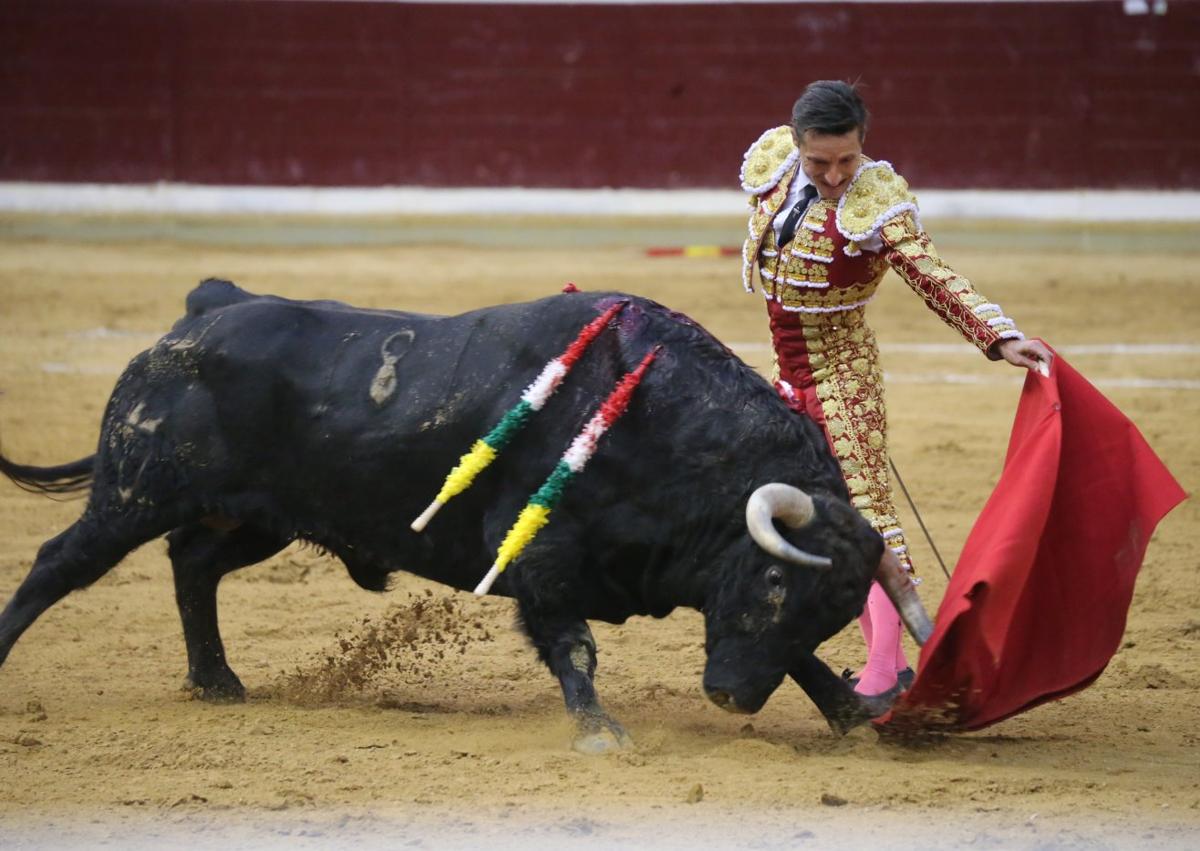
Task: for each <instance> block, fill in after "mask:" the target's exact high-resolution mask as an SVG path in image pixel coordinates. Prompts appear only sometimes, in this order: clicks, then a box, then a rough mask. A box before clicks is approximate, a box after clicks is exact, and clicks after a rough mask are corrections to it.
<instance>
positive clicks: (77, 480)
mask: <svg viewBox="0 0 1200 851" xmlns="http://www.w3.org/2000/svg"><path fill="white" fill-rule="evenodd" d="M95 465H96V456H95V455H89V456H88V457H86V458H80V459H79V460H78V461H72V462H71V463H69V464H59V465H58V466H57V467H31V466H29V465H28V464H16V463H14V462H12V461H10V460H9V459H7V458H5V457H4V455H2V454H0V473H3V474H4V475H6V476H8V478H9V479H11V480H12V483H13V484H15V485H16V486H17V487H19V488H21V489H22V490H27V491H29V492H30V493H44V494H68V493H77V492H79V491H85V490H87V489H88V488H90V487H91V486H92V475H93V473H94V471H95Z"/></svg>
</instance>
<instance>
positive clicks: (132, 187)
mask: <svg viewBox="0 0 1200 851" xmlns="http://www.w3.org/2000/svg"><path fill="white" fill-rule="evenodd" d="M918 194H919V196H920V203H921V214H922V216H925V217H927V218H950V217H953V218H955V219H1019V220H1042V221H1045V220H1067V221H1080V222H1101V221H1173V222H1191V221H1200V192H1197V191H1137V192H1135V191H1127V190H1091V189H1079V190H1061V191H1041V192H1039V191H1032V190H1029V191H1023V190H936V189H935V190H926V191H920V190H919V189H918ZM0 211H7V212H33V213H106V214H109V213H154V214H164V213H184V214H204V215H226V214H237V213H257V214H270V213H274V214H283V215H286V214H304V215H309V216H312V215H335V216H336V215H405V214H414V215H460V214H467V213H477V214H480V215H505V214H509V215H537V214H551V215H581V216H582V215H589V216H662V215H670V216H724V215H729V216H737V217H741V216H744V215H745V214H746V195H745V193H743V192H739V191H737V190H726V189H672V190H665V189H523V188H519V187H510V188H502V189H483V188H457V189H427V188H421V187H411V186H400V187H396V186H381V187H373V188H365V189H360V188H355V189H351V188H344V187H314V186H200V185H195V184H186V183H154V184H103V183H18V182H11V183H0Z"/></svg>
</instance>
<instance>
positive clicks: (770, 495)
mask: <svg viewBox="0 0 1200 851" xmlns="http://www.w3.org/2000/svg"><path fill="white" fill-rule="evenodd" d="M814 513H815V510H814V508H813V501H812V497H811V496H809V495H808V494H806V493H805V492H804V491H802V490H800V488H796V487H792V486H791V485H785V484H781V483H779V482H772V483H771V484H769V485H762V486H761V487H759V488H757V489H756V490H755V491H754V493H752V494H750V499H749V500H748V501H747V502H746V527H747V528H748V529H749V530H750V537H751V538H753V539H754V542H755V543H756V544H758V545H759V546H760V547H762V548H763V549H764V550H766V551H767V552H768V553H770V554H771V555H773V556H775V557H776V558H781V559H783V560H784V561H790V562H792V563H793V564H802V565H804V566H806V567H819V568H821V569H823V570H828V569H829V568H831V567H833V561H832V560H830V559H828V558H825V557H824V556H815V555H813V554H812V553H806V552H805V551H804V550H802V549H799V548H797V547H794V546H792V545H791V544H789V543H788V542H787V541H786V540H785V539H784V537H783V535H781V534H779V530H778V529H776V528H775V524H774V523H773V522H772V521H773V520H775V519H779V520H782V521H783V522H784V523H786V524H787V525H788V526H790V527H792V528H793V529H799V528H800V527H802V526H807V525H808V523H809V522H810V521H811V520H812V519H813V514H814Z"/></svg>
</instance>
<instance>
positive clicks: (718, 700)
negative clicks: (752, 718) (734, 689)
mask: <svg viewBox="0 0 1200 851" xmlns="http://www.w3.org/2000/svg"><path fill="white" fill-rule="evenodd" d="M705 693H706V694H707V695H708V699H709V700H711V701H712V702H713V703H715V704H716V705H717V706H719V707H721V708H722V709H724V710H725V711H726V712H736V713H738V714H739V715H742V714H745V713H746V710H744V709H742V708H741V707H740V706H738V705H737V701H736V700H734V699H733V695H732V694H730V693H729V692H727V691H722V690H721V689H712V690H709V691H706V692H705Z"/></svg>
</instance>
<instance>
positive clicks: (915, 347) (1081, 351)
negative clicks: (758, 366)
mask: <svg viewBox="0 0 1200 851" xmlns="http://www.w3.org/2000/svg"><path fill="white" fill-rule="evenodd" d="M729 347H730V348H731V349H733V350H734V351H738V352H769V351H770V350H771V344H770V343H752V342H736V343H730V344H729ZM879 348H880V349H881V350H882V351H883V352H885V353H886V352H896V353H907V354H920V355H964V356H971V357H978V356H979V350H978V349H976V348H975V347H974V346H971V345H969V344H967V343H881V344H880V345H879ZM1054 348H1056V349H1057V350H1058V351H1060V352H1062V353H1063V354H1064V355H1126V356H1137V357H1165V356H1179V355H1200V343H1080V344H1077V345H1071V344H1067V345H1063V346H1055V347H1054Z"/></svg>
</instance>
